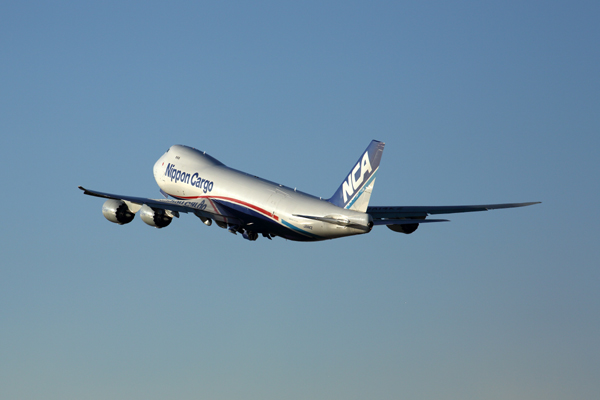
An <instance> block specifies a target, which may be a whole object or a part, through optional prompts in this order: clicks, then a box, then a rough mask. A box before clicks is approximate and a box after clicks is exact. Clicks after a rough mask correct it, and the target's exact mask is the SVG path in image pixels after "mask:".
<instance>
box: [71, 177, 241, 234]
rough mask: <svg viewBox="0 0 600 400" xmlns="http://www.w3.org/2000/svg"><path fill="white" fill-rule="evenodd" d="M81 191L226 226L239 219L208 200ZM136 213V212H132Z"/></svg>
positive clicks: (82, 188) (238, 222) (237, 222)
mask: <svg viewBox="0 0 600 400" xmlns="http://www.w3.org/2000/svg"><path fill="white" fill-rule="evenodd" d="M79 189H81V190H83V194H87V195H89V196H95V197H102V198H105V199H114V200H123V201H125V202H129V203H133V204H137V205H139V206H142V205H144V204H145V205H147V206H148V207H151V208H159V209H162V210H169V211H171V212H173V213H174V215H175V216H178V215H177V213H193V214H195V215H196V216H198V217H202V218H212V219H214V220H216V221H219V222H224V223H228V224H237V225H239V224H240V221H239V219H237V218H235V217H234V216H232V215H229V214H228V213H227V212H226V211H225V210H221V209H219V208H217V207H216V206H215V205H214V204H213V203H212V202H211V201H209V200H208V199H206V200H204V201H188V200H172V199H148V198H144V197H134V196H122V195H118V194H111V193H103V192H98V191H95V190H89V189H86V188H84V187H81V186H79ZM134 212H137V210H134Z"/></svg>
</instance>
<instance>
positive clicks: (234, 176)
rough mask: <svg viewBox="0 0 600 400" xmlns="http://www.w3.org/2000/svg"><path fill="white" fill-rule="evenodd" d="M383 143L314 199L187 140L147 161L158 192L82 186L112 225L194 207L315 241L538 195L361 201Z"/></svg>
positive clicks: (258, 230) (253, 234)
mask: <svg viewBox="0 0 600 400" xmlns="http://www.w3.org/2000/svg"><path fill="white" fill-rule="evenodd" d="M384 146H385V143H383V142H380V141H377V140H373V141H371V143H370V144H369V146H368V147H367V149H366V150H365V152H364V153H362V154H361V156H360V157H359V158H358V161H357V162H356V163H355V164H354V165H353V166H352V168H351V169H350V172H349V173H348V175H347V176H346V177H345V178H344V180H343V182H342V184H341V185H340V186H339V188H338V189H337V190H336V192H335V193H334V194H333V196H332V197H330V198H328V199H322V198H320V197H316V196H312V195H310V194H307V193H303V192H301V191H298V190H296V188H290V187H287V186H283V185H280V184H277V183H275V182H271V181H268V180H265V179H262V178H259V177H257V176H254V175H251V174H247V173H245V172H242V171H238V170H235V169H233V168H230V167H228V166H226V165H225V164H223V163H222V162H220V161H218V160H217V159H215V158H213V157H211V156H210V155H208V154H206V152H204V151H200V150H197V149H195V148H193V147H189V146H183V145H174V146H171V147H170V148H169V149H168V150H167V152H166V153H165V154H163V155H162V156H161V157H160V158H159V159H158V161H156V163H155V164H154V179H155V180H156V183H157V184H158V186H159V188H160V192H161V194H162V195H163V197H164V199H148V198H142V197H133V196H122V195H116V194H110V193H103V192H98V191H95V190H89V189H85V188H83V187H81V186H79V189H81V190H83V193H84V194H86V195H90V196H96V197H102V198H106V199H108V200H106V202H105V203H104V205H103V206H102V214H103V215H104V217H105V218H106V219H107V220H109V221H110V222H114V223H116V224H119V225H123V224H128V223H130V222H131V221H132V220H133V218H134V217H135V214H136V213H138V212H139V214H140V217H141V219H142V221H144V222H145V223H146V224H148V225H150V226H153V227H155V228H164V227H166V226H168V225H169V224H170V223H171V221H172V220H173V218H174V217H175V218H179V215H180V213H190V214H194V215H196V216H197V217H198V218H200V220H202V222H204V224H206V225H208V226H210V225H211V224H212V222H213V221H214V222H215V223H216V225H217V226H219V227H221V228H224V229H227V230H229V232H231V233H233V234H238V233H240V234H241V235H242V237H244V238H245V239H247V240H250V241H254V240H256V239H257V238H258V237H259V234H260V235H262V236H263V237H265V238H267V239H272V238H274V237H281V238H284V239H289V240H294V241H304V242H312V241H320V240H328V239H336V238H340V237H345V236H352V235H360V234H364V233H369V232H370V231H371V229H373V227H374V226H379V225H385V226H387V227H388V228H389V229H391V230H392V231H394V232H400V233H405V234H410V233H413V232H414V231H415V230H417V228H418V227H419V225H420V224H424V223H433V222H446V221H448V220H446V219H427V217H428V216H430V215H438V214H452V213H463V212H472V211H486V210H495V209H501V208H514V207H524V206H529V205H532V204H538V203H540V202H529V203H505V204H485V205H466V206H431V207H430V206H417V207H412V206H411V207H405V206H391V207H380V206H375V207H369V200H370V198H371V193H372V192H373V186H374V184H375V177H376V175H377V171H379V163H380V161H381V155H382V153H383V148H384Z"/></svg>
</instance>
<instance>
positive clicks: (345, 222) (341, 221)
mask: <svg viewBox="0 0 600 400" xmlns="http://www.w3.org/2000/svg"><path fill="white" fill-rule="evenodd" d="M294 217H301V218H307V219H313V220H315V221H321V222H327V223H328V224H333V225H339V226H344V227H346V228H354V229H361V230H364V231H367V232H368V231H370V230H371V227H372V225H371V226H369V222H368V220H366V225H363V224H359V223H356V222H355V221H351V220H349V219H348V218H332V217H315V216H312V215H298V214H294Z"/></svg>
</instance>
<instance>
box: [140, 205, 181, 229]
mask: <svg viewBox="0 0 600 400" xmlns="http://www.w3.org/2000/svg"><path fill="white" fill-rule="evenodd" d="M140 218H141V219H142V221H144V222H145V223H146V224H148V225H150V226H153V227H155V228H164V227H165V226H169V224H170V223H171V221H172V220H173V217H171V216H170V215H168V214H167V212H166V211H165V210H162V209H160V208H156V209H155V208H150V207H148V206H147V205H145V204H144V205H143V206H142V208H140Z"/></svg>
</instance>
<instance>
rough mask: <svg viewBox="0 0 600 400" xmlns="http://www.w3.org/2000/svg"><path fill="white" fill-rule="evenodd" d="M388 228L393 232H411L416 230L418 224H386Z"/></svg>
mask: <svg viewBox="0 0 600 400" xmlns="http://www.w3.org/2000/svg"><path fill="white" fill-rule="evenodd" d="M386 226H387V227H388V228H390V229H391V230H393V231H394V232H400V233H406V234H407V235H408V234H411V233H413V232H414V231H416V230H417V228H418V227H419V224H403V225H386Z"/></svg>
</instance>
